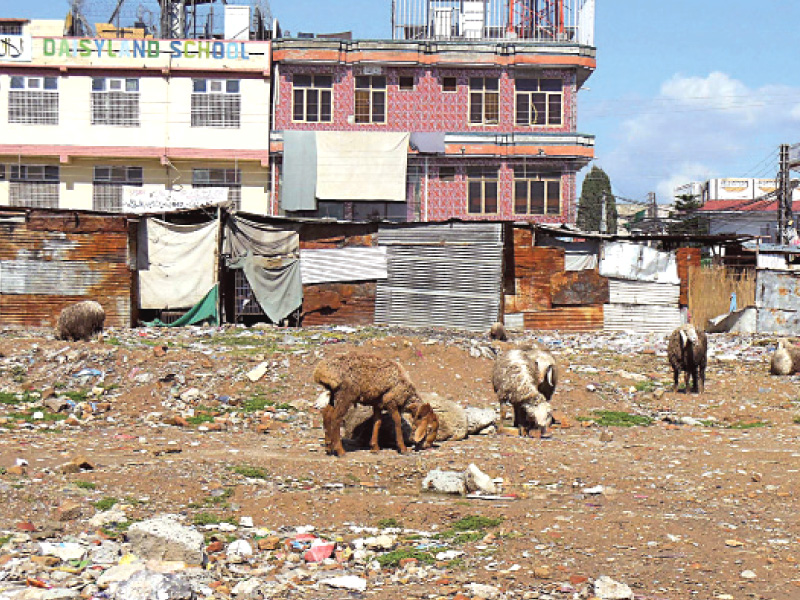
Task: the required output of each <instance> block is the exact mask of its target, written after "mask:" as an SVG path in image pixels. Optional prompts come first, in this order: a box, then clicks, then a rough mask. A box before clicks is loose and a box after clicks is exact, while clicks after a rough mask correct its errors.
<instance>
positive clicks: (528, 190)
mask: <svg viewBox="0 0 800 600" xmlns="http://www.w3.org/2000/svg"><path fill="white" fill-rule="evenodd" d="M514 214H516V215H560V214H561V175H560V174H559V173H536V172H534V171H533V170H531V169H530V168H525V167H515V168H514Z"/></svg>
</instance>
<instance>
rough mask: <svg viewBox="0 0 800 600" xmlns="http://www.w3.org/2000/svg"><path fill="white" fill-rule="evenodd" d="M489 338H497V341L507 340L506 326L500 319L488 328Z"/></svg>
mask: <svg viewBox="0 0 800 600" xmlns="http://www.w3.org/2000/svg"><path fill="white" fill-rule="evenodd" d="M489 339H490V340H497V341H499V342H505V341H507V340H508V334H506V328H505V326H504V325H503V324H502V323H501V322H500V321H498V322H497V323H495V324H494V325H492V328H491V329H490V330H489Z"/></svg>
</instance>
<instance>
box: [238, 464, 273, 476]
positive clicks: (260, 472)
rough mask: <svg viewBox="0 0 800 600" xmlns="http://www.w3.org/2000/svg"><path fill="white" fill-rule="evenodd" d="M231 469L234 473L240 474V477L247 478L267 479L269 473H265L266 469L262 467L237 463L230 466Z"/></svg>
mask: <svg viewBox="0 0 800 600" xmlns="http://www.w3.org/2000/svg"><path fill="white" fill-rule="evenodd" d="M231 469H232V470H233V472H234V473H236V474H238V475H241V476H242V477H247V478H248V479H267V478H268V477H269V473H267V471H266V469H262V468H261V467H251V466H249V465H238V466H235V467H231Z"/></svg>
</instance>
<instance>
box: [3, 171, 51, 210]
mask: <svg viewBox="0 0 800 600" xmlns="http://www.w3.org/2000/svg"><path fill="white" fill-rule="evenodd" d="M9 171H10V173H9V175H10V177H9V179H10V182H9V190H8V191H9V194H8V199H9V204H10V205H11V206H27V207H32V208H58V189H59V181H60V180H59V168H58V166H52V165H10V169H9Z"/></svg>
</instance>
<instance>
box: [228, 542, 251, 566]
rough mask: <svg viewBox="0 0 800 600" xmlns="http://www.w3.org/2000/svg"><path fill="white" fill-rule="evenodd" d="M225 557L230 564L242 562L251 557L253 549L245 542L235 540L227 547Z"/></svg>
mask: <svg viewBox="0 0 800 600" xmlns="http://www.w3.org/2000/svg"><path fill="white" fill-rule="evenodd" d="M226 555H227V557H228V560H229V561H231V562H234V563H240V562H244V561H246V560H247V559H248V558H249V557H251V556H253V548H252V547H251V546H250V544H248V543H247V542H246V541H245V540H235V541H233V542H231V543H230V544H229V545H228V549H227V552H226Z"/></svg>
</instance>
